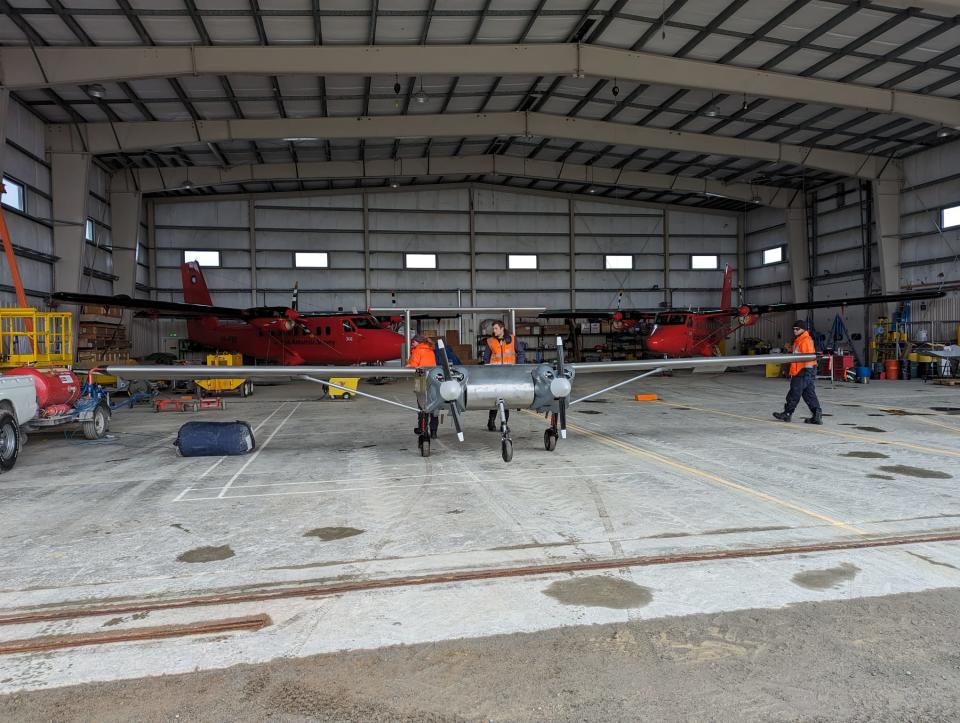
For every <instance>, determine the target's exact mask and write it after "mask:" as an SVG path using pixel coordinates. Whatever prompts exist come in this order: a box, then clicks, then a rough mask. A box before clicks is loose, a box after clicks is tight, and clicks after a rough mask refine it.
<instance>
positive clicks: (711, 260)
mask: <svg viewBox="0 0 960 723" xmlns="http://www.w3.org/2000/svg"><path fill="white" fill-rule="evenodd" d="M690 268H691V269H716V268H719V259H718V258H717V256H716V255H715V254H714V255H709V256H701V255H697V254H694V255H692V256H691V257H690Z"/></svg>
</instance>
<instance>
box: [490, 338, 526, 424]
mask: <svg viewBox="0 0 960 723" xmlns="http://www.w3.org/2000/svg"><path fill="white" fill-rule="evenodd" d="M523 356H524V354H523V349H520V348H519V347H518V345H517V338H516V337H515V336H514V335H513V334H510V333H508V332H507V327H506V326H505V325H504V323H503V322H502V321H495V322H493V336H489V337H487V346H486V348H485V349H484V350H483V363H484V364H523V362H524V359H523ZM505 411H506V417H507V421H509V420H510V410H509V409H507V410H505ZM496 421H497V410H496V409H491V410H490V416H489V418H488V419H487V429H488V430H490V431H491V432H496V431H497V424H496Z"/></svg>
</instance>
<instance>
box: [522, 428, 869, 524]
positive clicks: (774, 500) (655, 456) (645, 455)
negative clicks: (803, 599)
mask: <svg viewBox="0 0 960 723" xmlns="http://www.w3.org/2000/svg"><path fill="white" fill-rule="evenodd" d="M529 414H533V412H529ZM534 416H537V417H539V416H540V415H538V414H537V415H534ZM567 429H572V430H573V431H575V432H578V433H580V434H585V435H587V436H588V437H593V438H594V439H596V440H597V441H598V442H601V443H603V444H606V445H609V446H611V447H617V448H619V449H622V450H623V451H625V452H628V453H630V454H632V455H634V456H636V457H640V458H642V459H646V460H648V461H651V462H656V463H657V464H662V465H666V466H667V467H673V468H674V469H678V470H680V471H682V472H686V473H687V474H692V475H694V476H696V477H700V478H701V479H705V480H707V481H708V482H712V483H714V484H717V485H720V486H722V487H726V488H728V489H732V490H736V491H737V492H742V493H743V494H747V495H750V496H752V497H756V498H758V499H761V500H763V501H764V502H769V503H771V504H774V505H777V506H778V507H783V508H785V509H788V510H792V511H793V512H799V513H801V514H804V515H807V516H808V517H812V518H814V519H816V520H820V521H821V522H826V523H827V524H829V525H832V526H834V527H839V528H840V529H842V530H846V531H847V532H852V533H853V534H855V535H866V534H868V533H867V532H865V531H864V530H861V529H859V528H857V527H854V526H853V525H849V524H847V523H846V522H842V521H841V520H836V519H834V518H832V517H829V516H828V515H822V514H820V513H819V512H814V511H813V510H808V509H807V508H805V507H801V506H800V505H798V504H795V503H793V502H789V501H788V500H782V499H780V498H779V497H775V496H773V495H771V494H768V493H766V492H760V491H759V490H755V489H753V488H752V487H747V486H746V485H743V484H740V483H739V482H732V481H731V480H728V479H724V478H723V477H719V476H718V475H715V474H713V473H712V472H705V471H704V470H702V469H697V468H696V467H691V466H690V465H687V464H684V463H682V462H677V461H676V460H673V459H670V458H669V457H666V456H664V455H662V454H659V453H657V452H650V451H648V450H646V449H643V448H642V447H638V446H637V445H635V444H631V443H629V442H624V441H623V440H620V439H617V438H615V437H611V436H610V435H608V434H605V433H603V432H594V431H593V430H590V429H587V428H585V427H581V426H580V425H578V424H570V423H569V422H567Z"/></svg>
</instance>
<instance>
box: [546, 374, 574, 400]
mask: <svg viewBox="0 0 960 723" xmlns="http://www.w3.org/2000/svg"><path fill="white" fill-rule="evenodd" d="M550 393H551V394H552V395H553V398H554V399H562V398H564V397H566V396H568V395H569V394H570V380H569V379H564V378H562V377H558V378H557V379H554V380H553V381H552V382H550Z"/></svg>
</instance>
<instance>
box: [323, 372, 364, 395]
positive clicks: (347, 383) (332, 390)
mask: <svg viewBox="0 0 960 723" xmlns="http://www.w3.org/2000/svg"><path fill="white" fill-rule="evenodd" d="M359 382H360V379H359V377H331V378H330V383H331V384H336V385H338V386H341V387H343V389H337V388H336V387H327V394H328V395H329V396H330V398H331V399H352V398H353V397H355V396H356V394H355V392H356V391H357V384H359ZM346 390H349V391H346Z"/></svg>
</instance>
